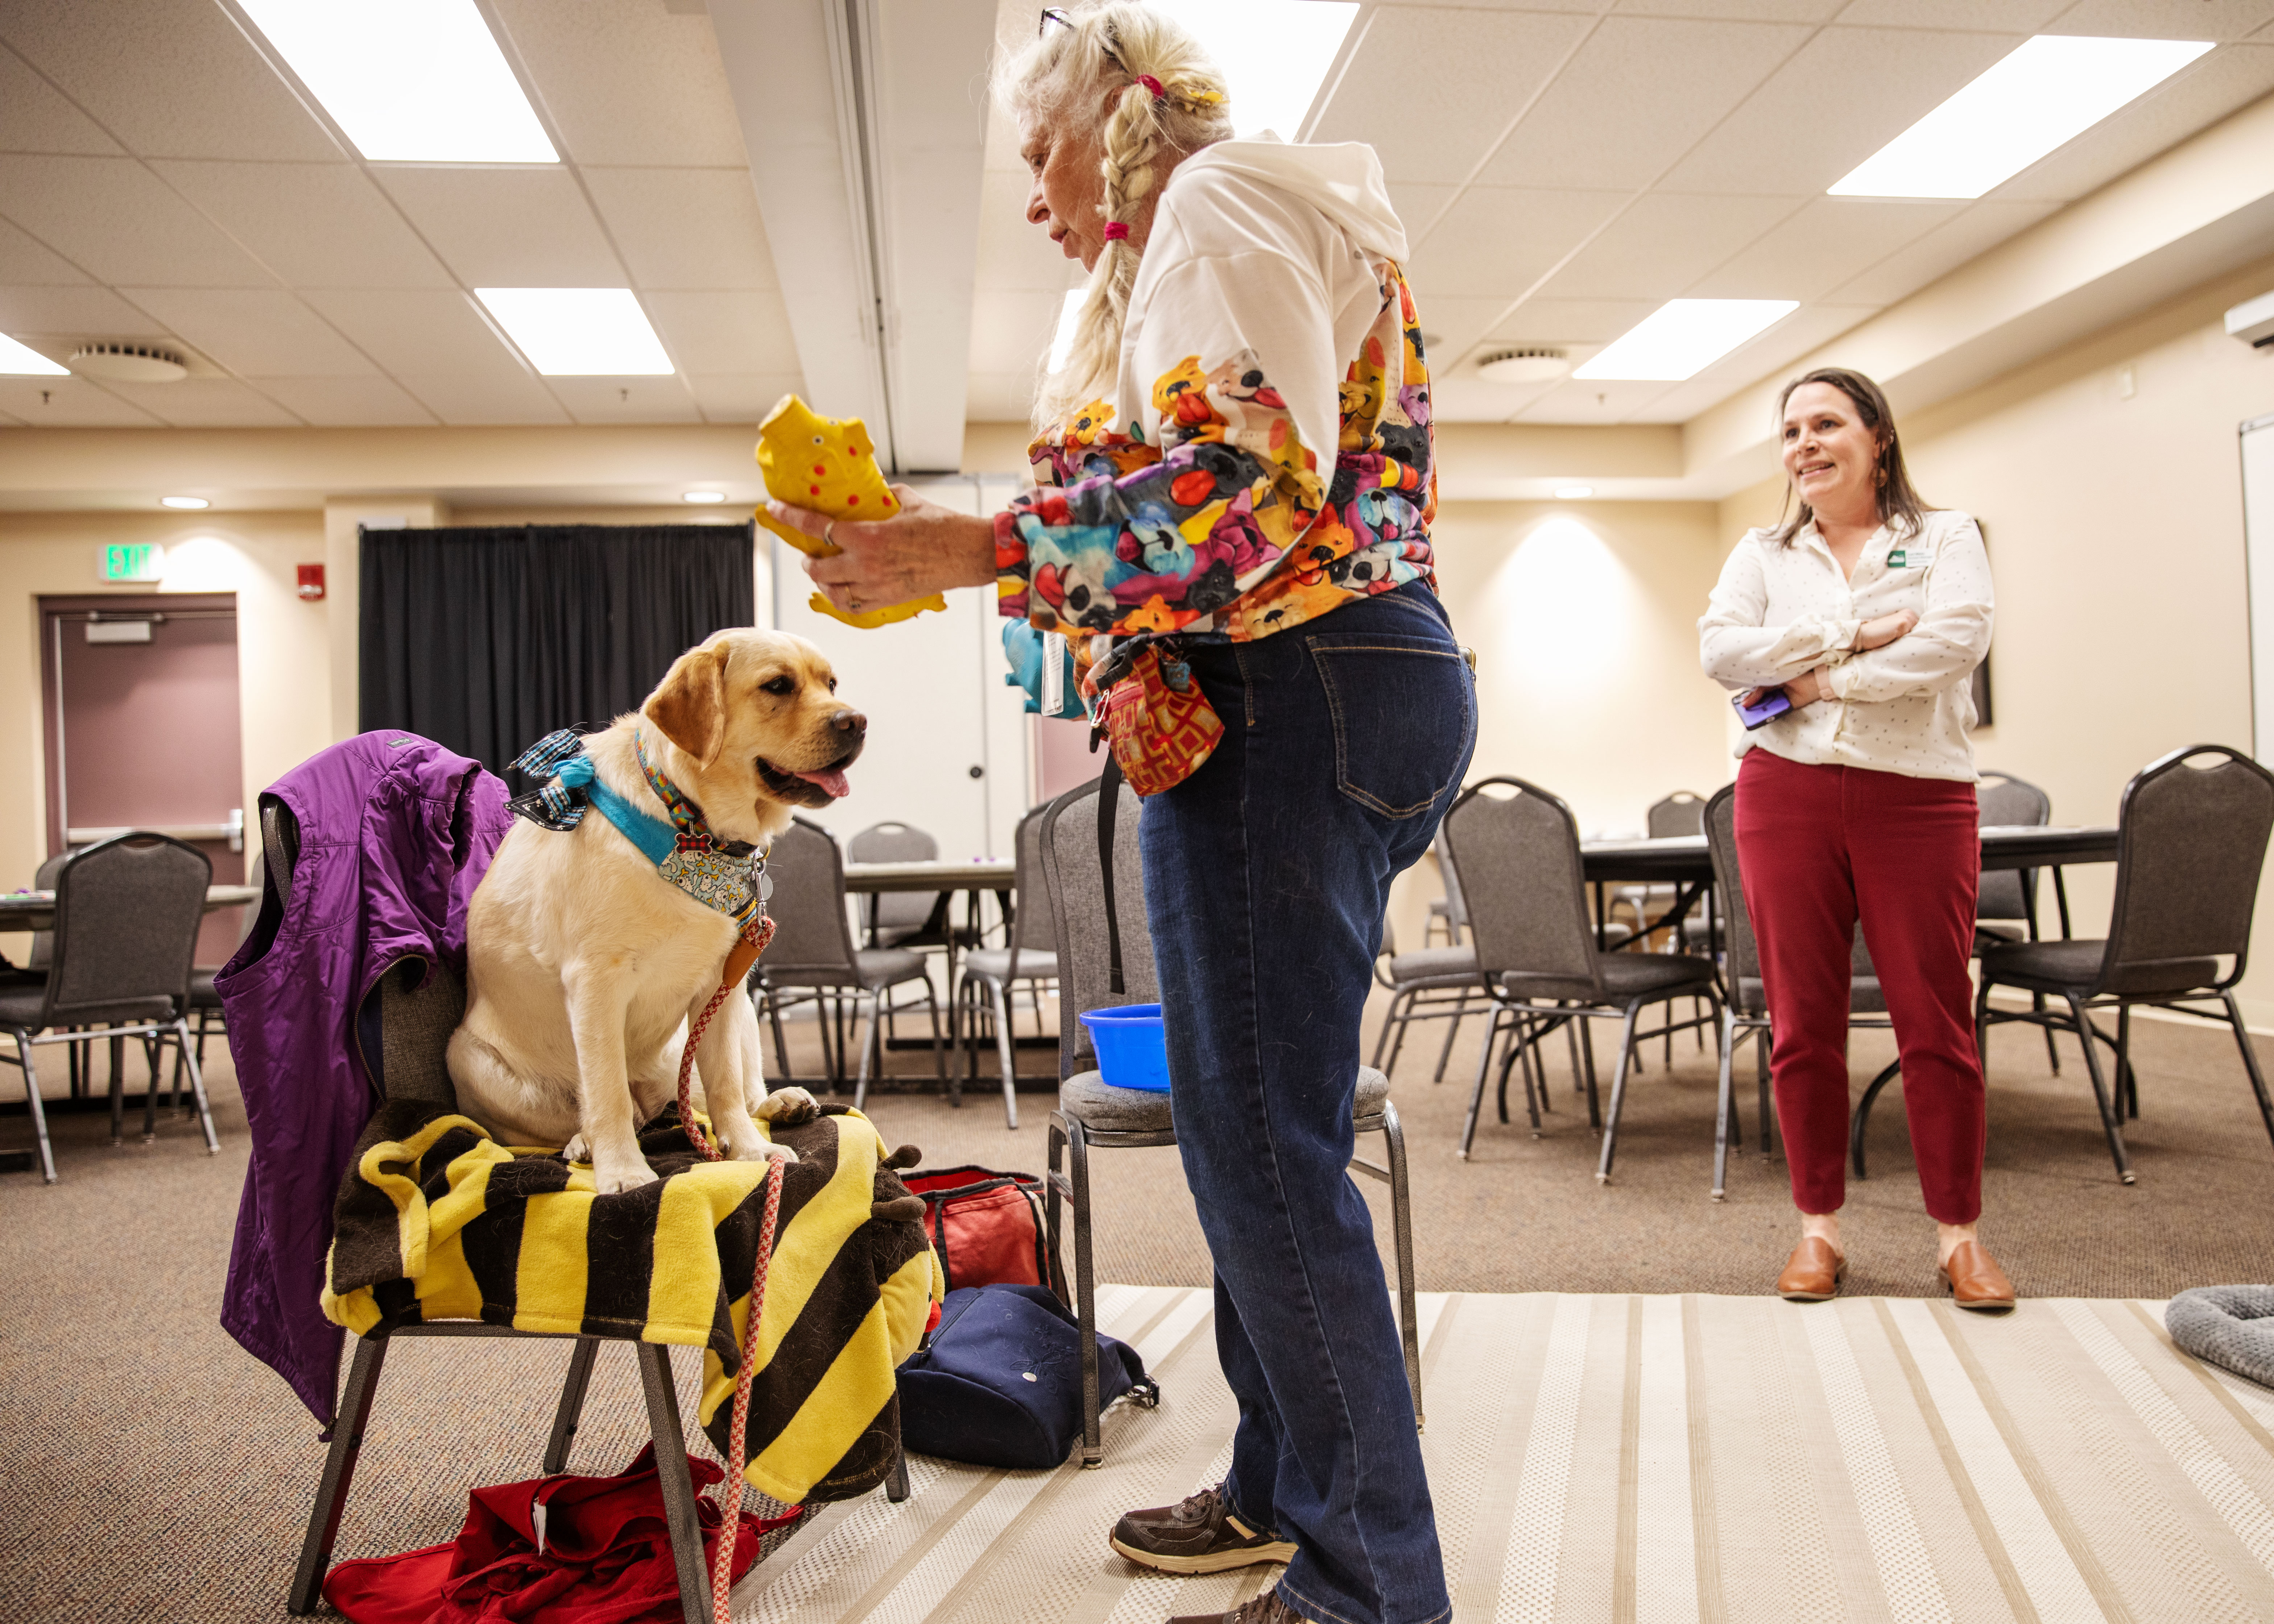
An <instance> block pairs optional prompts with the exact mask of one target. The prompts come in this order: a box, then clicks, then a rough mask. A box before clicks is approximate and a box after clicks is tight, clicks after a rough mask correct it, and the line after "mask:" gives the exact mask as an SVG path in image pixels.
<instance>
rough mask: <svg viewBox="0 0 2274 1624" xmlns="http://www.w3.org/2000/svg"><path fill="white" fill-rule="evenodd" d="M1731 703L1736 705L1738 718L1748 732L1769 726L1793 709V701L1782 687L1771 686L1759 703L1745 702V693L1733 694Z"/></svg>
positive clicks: (1730, 698) (1730, 699) (1730, 697)
mask: <svg viewBox="0 0 2274 1624" xmlns="http://www.w3.org/2000/svg"><path fill="white" fill-rule="evenodd" d="M1729 703H1730V704H1731V705H1733V706H1735V707H1736V712H1737V719H1738V720H1740V721H1742V722H1743V723H1744V725H1745V731H1746V732H1747V733H1751V732H1752V731H1753V730H1754V729H1755V728H1757V727H1766V726H1768V725H1769V724H1770V723H1771V722H1773V721H1775V720H1776V719H1777V718H1779V717H1781V716H1782V715H1783V714H1784V713H1785V712H1786V711H1789V710H1791V709H1792V701H1791V700H1789V699H1788V698H1786V697H1785V693H1784V690H1783V689H1782V688H1770V689H1769V690H1768V691H1767V692H1766V693H1765V694H1763V695H1761V696H1760V698H1759V700H1758V702H1757V703H1753V704H1750V705H1749V704H1747V703H1745V696H1744V695H1743V694H1732V695H1730V696H1729Z"/></svg>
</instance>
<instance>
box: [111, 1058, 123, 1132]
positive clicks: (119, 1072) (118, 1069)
mask: <svg viewBox="0 0 2274 1624" xmlns="http://www.w3.org/2000/svg"><path fill="white" fill-rule="evenodd" d="M125 1125H126V1040H125V1039H124V1038H120V1037H114V1038H112V1039H111V1040H110V1142H111V1143H112V1144H114V1145H116V1144H118V1143H120V1142H121V1141H122V1140H123V1139H124V1138H125V1132H124V1130H125Z"/></svg>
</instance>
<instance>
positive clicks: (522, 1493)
mask: <svg viewBox="0 0 2274 1624" xmlns="http://www.w3.org/2000/svg"><path fill="white" fill-rule="evenodd" d="M687 1469H688V1471H689V1473H690V1474H691V1475H692V1476H693V1477H694V1479H695V1487H696V1489H697V1492H698V1493H699V1492H700V1491H702V1490H703V1489H705V1488H707V1487H709V1486H710V1485H712V1484H714V1483H717V1482H719V1480H720V1479H721V1478H723V1477H725V1476H726V1473H725V1471H724V1470H723V1469H722V1468H720V1467H719V1465H718V1464H717V1463H716V1462H711V1461H705V1460H699V1459H697V1457H696V1456H694V1455H689V1456H688V1457H687ZM695 1507H696V1512H697V1515H698V1516H699V1517H700V1518H701V1520H702V1523H703V1568H704V1572H705V1573H706V1574H707V1573H708V1572H709V1571H710V1569H711V1562H712V1557H713V1554H714V1553H715V1552H716V1551H717V1548H718V1537H719V1512H718V1508H717V1507H716V1505H715V1504H714V1503H713V1502H712V1500H707V1499H698V1500H697V1501H696V1502H695ZM540 1508H541V1510H542V1514H543V1517H544V1530H545V1532H544V1538H543V1540H542V1541H541V1542H540V1541H539V1539H538V1532H537V1517H538V1512H539V1510H540ZM797 1515H798V1513H797V1512H795V1511H794V1510H793V1511H791V1512H789V1513H788V1514H787V1515H784V1516H779V1517H774V1518H771V1519H767V1518H760V1517H758V1516H756V1515H753V1514H751V1513H750V1512H748V1511H745V1512H743V1513H742V1520H741V1526H740V1529H739V1530H738V1531H737V1534H736V1538H735V1540H734V1577H735V1578H737V1579H740V1578H741V1577H742V1575H743V1574H745V1573H747V1572H748V1571H749V1568H750V1566H751V1564H752V1563H754V1562H756V1561H757V1559H758V1540H759V1538H760V1536H762V1535H763V1534H764V1533H766V1532H767V1531H768V1530H772V1529H776V1528H779V1527H781V1526H783V1525H784V1524H785V1523H787V1522H792V1521H794V1520H795V1518H796V1517H797ZM540 1543H541V1545H542V1549H541V1550H540V1549H539V1545H540ZM324 1599H325V1600H327V1601H328V1602H330V1603H331V1604H332V1605H333V1606H335V1607H336V1608H338V1609H339V1611H340V1612H341V1613H343V1614H344V1615H345V1616H346V1617H347V1618H349V1619H350V1620H353V1624H504V1621H505V1620H512V1621H513V1624H640V1621H643V1620H655V1621H656V1624H666V1621H668V1620H677V1619H679V1618H681V1616H682V1609H681V1605H680V1598H679V1572H678V1568H677V1567H676V1566H675V1565H674V1562H673V1560H672V1554H671V1534H670V1530H669V1528H668V1526H667V1525H666V1522H665V1521H664V1512H663V1488H662V1484H661V1482H660V1480H659V1478H658V1477H657V1475H656V1467H655V1446H654V1445H653V1444H650V1445H649V1446H648V1447H645V1448H644V1449H642V1450H641V1451H640V1452H639V1455H638V1456H637V1457H636V1459H634V1460H633V1462H632V1463H631V1464H630V1465H629V1466H628V1467H626V1468H625V1469H624V1470H623V1471H622V1472H621V1473H620V1474H619V1475H617V1476H616V1477H570V1476H566V1475H563V1476H561V1477H532V1478H531V1479H529V1480H528V1481H527V1482H525V1483H508V1484H501V1485H496V1486H493V1487H490V1488H483V1489H476V1490H475V1491H473V1492H472V1493H471V1495H470V1496H469V1497H468V1505H467V1509H466V1525H465V1527H464V1528H463V1529H461V1530H459V1531H458V1538H456V1540H455V1541H454V1542H452V1543H451V1544H449V1545H430V1546H428V1547H427V1548H426V1549H425V1550H423V1551H405V1552H403V1553H401V1554H400V1555H396V1556H382V1557H376V1558H373V1559H371V1560H365V1561H356V1562H342V1563H341V1564H340V1565H339V1566H338V1567H336V1568H334V1569H332V1572H331V1576H330V1577H329V1578H328V1579H326V1580H325V1582H324Z"/></svg>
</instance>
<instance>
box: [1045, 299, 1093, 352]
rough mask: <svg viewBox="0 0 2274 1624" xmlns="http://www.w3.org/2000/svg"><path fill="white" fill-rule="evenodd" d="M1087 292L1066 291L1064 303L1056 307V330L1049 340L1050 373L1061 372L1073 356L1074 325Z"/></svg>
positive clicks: (1078, 317)
mask: <svg viewBox="0 0 2274 1624" xmlns="http://www.w3.org/2000/svg"><path fill="white" fill-rule="evenodd" d="M1087 293H1088V289H1085V288H1069V289H1066V296H1065V303H1064V304H1063V305H1059V306H1058V334H1057V335H1056V336H1055V337H1053V338H1052V339H1051V340H1050V371H1052V372H1064V371H1065V364H1066V362H1067V360H1068V359H1069V358H1071V357H1072V356H1073V329H1074V323H1075V322H1076V321H1077V320H1079V319H1080V317H1081V301H1082V298H1083V297H1084V296H1085V295H1086V294H1087Z"/></svg>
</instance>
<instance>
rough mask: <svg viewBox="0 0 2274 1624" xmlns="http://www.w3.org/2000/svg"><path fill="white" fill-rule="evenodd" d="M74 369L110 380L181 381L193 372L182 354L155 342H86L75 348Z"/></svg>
mask: <svg viewBox="0 0 2274 1624" xmlns="http://www.w3.org/2000/svg"><path fill="white" fill-rule="evenodd" d="M71 369H72V371H73V372H77V373H78V374H79V376H80V377H82V378H100V379H102V380H104V381H105V382H107V383H177V382H179V381H180V380H182V379H184V378H185V377H187V376H188V375H189V371H190V369H189V367H188V366H187V365H185V364H184V362H183V360H182V357H179V356H178V355H176V354H175V353H174V352H173V351H172V350H162V349H161V348H159V347H158V346H157V345H155V344H82V345H80V346H79V348H78V349H77V350H72V357H71Z"/></svg>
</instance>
